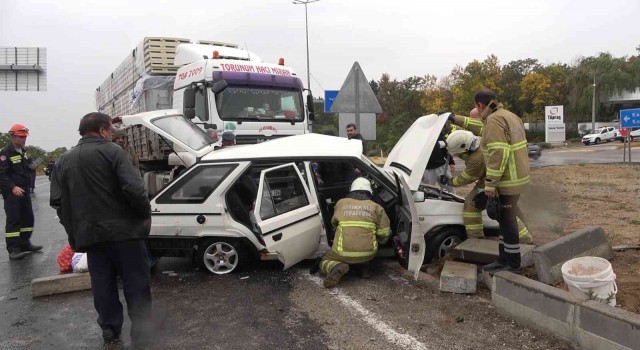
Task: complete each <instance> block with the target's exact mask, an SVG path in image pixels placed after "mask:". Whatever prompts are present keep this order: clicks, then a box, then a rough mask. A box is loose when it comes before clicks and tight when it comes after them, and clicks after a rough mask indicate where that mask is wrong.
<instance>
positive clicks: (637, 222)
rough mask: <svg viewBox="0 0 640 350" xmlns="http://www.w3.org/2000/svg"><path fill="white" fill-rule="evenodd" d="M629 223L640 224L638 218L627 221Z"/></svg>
mask: <svg viewBox="0 0 640 350" xmlns="http://www.w3.org/2000/svg"><path fill="white" fill-rule="evenodd" d="M629 222H630V223H631V225H640V220H631V221H629Z"/></svg>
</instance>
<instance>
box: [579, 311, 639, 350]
mask: <svg viewBox="0 0 640 350" xmlns="http://www.w3.org/2000/svg"><path fill="white" fill-rule="evenodd" d="M577 309H578V311H577V313H576V322H575V326H576V339H577V342H578V344H579V345H580V347H581V348H584V349H628V348H630V349H637V348H638V347H640V315H637V314H634V313H631V312H629V311H625V310H622V309H618V308H615V307H611V306H608V305H605V304H602V303H600V302H598V301H594V300H589V301H586V302H583V303H581V304H579V305H577Z"/></svg>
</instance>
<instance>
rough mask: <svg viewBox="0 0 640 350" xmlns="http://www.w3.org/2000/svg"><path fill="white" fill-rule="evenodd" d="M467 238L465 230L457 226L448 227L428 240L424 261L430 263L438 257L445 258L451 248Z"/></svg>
mask: <svg viewBox="0 0 640 350" xmlns="http://www.w3.org/2000/svg"><path fill="white" fill-rule="evenodd" d="M465 239H467V237H466V235H465V233H464V230H463V229H462V228H457V227H447V228H444V229H443V230H442V231H440V232H438V233H436V234H435V235H434V236H433V237H431V238H430V239H428V240H427V249H426V252H425V255H424V263H425V264H428V263H431V262H433V261H434V260H436V259H442V258H444V257H445V256H446V255H447V254H448V253H449V249H451V248H453V247H455V246H456V245H458V244H460V243H462V241H464V240H465Z"/></svg>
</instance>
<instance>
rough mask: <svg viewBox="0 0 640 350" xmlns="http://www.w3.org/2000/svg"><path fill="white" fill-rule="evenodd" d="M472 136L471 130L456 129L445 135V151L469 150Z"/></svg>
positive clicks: (454, 152)
mask: <svg viewBox="0 0 640 350" xmlns="http://www.w3.org/2000/svg"><path fill="white" fill-rule="evenodd" d="M473 139H474V136H473V133H472V132H471V131H466V130H456V131H454V132H452V133H451V134H449V137H447V151H449V153H451V154H460V153H466V152H469V149H470V148H471V143H472V142H473Z"/></svg>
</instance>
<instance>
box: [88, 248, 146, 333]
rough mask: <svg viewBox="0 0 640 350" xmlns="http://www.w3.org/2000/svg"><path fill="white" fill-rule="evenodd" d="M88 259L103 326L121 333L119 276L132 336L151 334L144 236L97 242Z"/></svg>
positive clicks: (99, 316)
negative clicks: (118, 240) (142, 237)
mask: <svg viewBox="0 0 640 350" xmlns="http://www.w3.org/2000/svg"><path fill="white" fill-rule="evenodd" d="M87 262H88V263H89V272H90V273H91V289H92V290H93V303H94V306H95V308H96V311H98V324H99V325H100V328H102V329H103V330H106V329H111V330H113V331H114V332H116V333H118V334H119V333H120V332H121V330H122V322H123V313H122V304H121V303H120V298H119V295H118V279H117V277H118V276H120V279H121V280H122V289H123V291H124V298H125V300H126V301H127V311H128V313H129V318H130V319H131V338H132V339H136V338H139V337H147V336H149V335H150V333H151V326H152V325H151V288H150V273H149V258H148V253H147V246H146V242H145V240H142V239H132V240H127V241H120V242H108V243H100V244H97V245H94V246H92V247H90V248H88V249H87Z"/></svg>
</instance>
